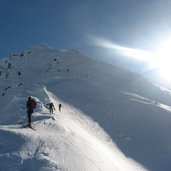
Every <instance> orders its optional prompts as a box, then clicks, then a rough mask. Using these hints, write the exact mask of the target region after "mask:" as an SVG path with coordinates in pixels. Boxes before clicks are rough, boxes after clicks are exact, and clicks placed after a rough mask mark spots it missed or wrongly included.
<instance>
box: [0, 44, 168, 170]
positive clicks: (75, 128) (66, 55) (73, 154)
mask: <svg viewBox="0 0 171 171" xmlns="http://www.w3.org/2000/svg"><path fill="white" fill-rule="evenodd" d="M30 95H31V96H33V97H35V99H36V100H37V102H38V106H37V108H36V110H35V113H34V115H33V125H34V126H35V128H36V129H37V131H33V130H30V129H27V128H26V129H20V128H19V127H20V125H19V123H21V122H26V119H27V118H26V108H25V102H26V100H27V97H28V96H30ZM50 101H53V102H54V104H55V106H56V112H55V114H54V116H53V117H52V116H51V115H49V111H48V109H47V108H46V104H47V103H49V102H50ZM0 102H1V103H0V107H1V115H0V136H1V139H3V140H2V141H1V142H2V143H0V162H1V161H4V162H3V163H4V164H3V165H1V166H0V171H1V170H3V171H4V170H9V171H10V170H21V171H22V170H23V171H27V170H29V171H30V170H31V171H32V170H36V171H37V170H47V171H49V170H62V171H67V170H69V171H75V170H77V171H79V170H80V171H91V170H92V171H96V170H97V171H99V170H105V171H106V170H107V171H129V170H130V171H134V170H136V171H139V170H145V169H143V168H142V167H141V166H140V165H143V166H144V168H147V169H149V170H152V171H153V170H155V171H161V170H165V171H170V168H171V166H170V163H171V162H169V161H170V158H169V156H170V151H169V150H168V149H170V143H169V142H170V140H171V138H170V133H169V132H167V131H165V130H169V129H171V126H170V125H171V124H170V119H171V115H170V105H171V96H170V90H168V89H167V90H166V89H165V90H163V89H162V88H161V87H158V86H157V85H155V84H153V83H151V82H149V81H148V80H146V79H145V78H143V77H141V76H140V75H138V74H135V73H132V72H130V71H127V70H123V69H122V68H119V67H115V66H112V65H109V64H105V63H103V62H100V61H97V60H94V59H91V58H90V57H88V56H86V55H84V54H82V53H81V52H79V51H77V50H59V49H54V48H52V47H50V46H49V45H47V44H41V45H36V46H34V47H32V48H30V49H28V50H24V51H23V52H19V53H14V54H11V55H10V57H9V58H4V59H1V60H0ZM60 102H62V104H63V109H62V112H59V111H58V108H57V107H58V104H59V103H60ZM156 132H157V133H156ZM11 138H13V140H14V142H15V143H14V144H12V143H13V142H12V141H9V140H10V139H11ZM163 140H166V141H163ZM6 142H8V143H6ZM115 143H116V145H115ZM9 146H10V147H11V148H8V147H9ZM118 147H119V148H120V149H121V151H122V152H123V153H121V151H120V150H119V149H118ZM161 153H164V155H163V156H161ZM125 156H127V157H128V158H126V157H125ZM130 158H131V159H130ZM133 160H134V161H133ZM166 161H168V162H166ZM1 163H2V162H1ZM7 163H10V164H9V165H7ZM16 163H17V164H16ZM154 163H155V164H154Z"/></svg>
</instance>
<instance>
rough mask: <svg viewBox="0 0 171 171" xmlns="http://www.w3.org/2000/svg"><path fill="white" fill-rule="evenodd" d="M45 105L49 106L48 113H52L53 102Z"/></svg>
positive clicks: (53, 108)
mask: <svg viewBox="0 0 171 171" xmlns="http://www.w3.org/2000/svg"><path fill="white" fill-rule="evenodd" d="M47 106H49V112H50V114H53V111H54V110H55V106H54V104H53V103H52V102H51V103H49V104H47Z"/></svg>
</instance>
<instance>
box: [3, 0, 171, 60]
mask: <svg viewBox="0 0 171 171" xmlns="http://www.w3.org/2000/svg"><path fill="white" fill-rule="evenodd" d="M170 9H171V1H170V0H1V1H0V57H5V56H9V55H10V54H11V53H13V52H17V51H19V50H23V49H27V48H29V47H31V46H33V45H35V44H38V43H41V42H47V43H48V44H50V45H52V46H53V47H56V48H70V49H71V48H76V49H80V50H81V51H83V52H87V53H88V54H90V55H91V54H92V55H97V56H101V55H104V54H105V51H102V49H100V48H99V47H96V46H92V45H91V40H92V39H90V38H91V37H99V38H103V39H107V40H110V41H113V42H115V43H116V44H119V45H121V46H125V47H130V48H138V49H144V50H151V49H154V48H155V47H156V44H157V43H159V42H160V41H162V40H164V39H165V37H167V36H168V35H169V34H171V31H170V27H171V10H170ZM103 52H104V54H102V53H103Z"/></svg>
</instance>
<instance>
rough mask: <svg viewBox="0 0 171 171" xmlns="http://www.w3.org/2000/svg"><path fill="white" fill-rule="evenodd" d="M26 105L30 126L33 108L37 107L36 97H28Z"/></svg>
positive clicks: (29, 124)
mask: <svg viewBox="0 0 171 171" xmlns="http://www.w3.org/2000/svg"><path fill="white" fill-rule="evenodd" d="M26 105H27V116H28V126H29V127H31V115H32V113H33V109H34V108H36V105H37V104H36V101H35V99H33V98H31V97H28V100H27V104H26Z"/></svg>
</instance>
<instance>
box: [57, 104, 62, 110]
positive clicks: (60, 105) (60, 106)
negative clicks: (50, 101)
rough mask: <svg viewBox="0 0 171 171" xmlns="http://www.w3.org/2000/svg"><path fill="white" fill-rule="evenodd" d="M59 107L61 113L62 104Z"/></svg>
mask: <svg viewBox="0 0 171 171" xmlns="http://www.w3.org/2000/svg"><path fill="white" fill-rule="evenodd" d="M58 107H59V111H60V112H61V108H62V104H61V103H60V104H59V105H58Z"/></svg>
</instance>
